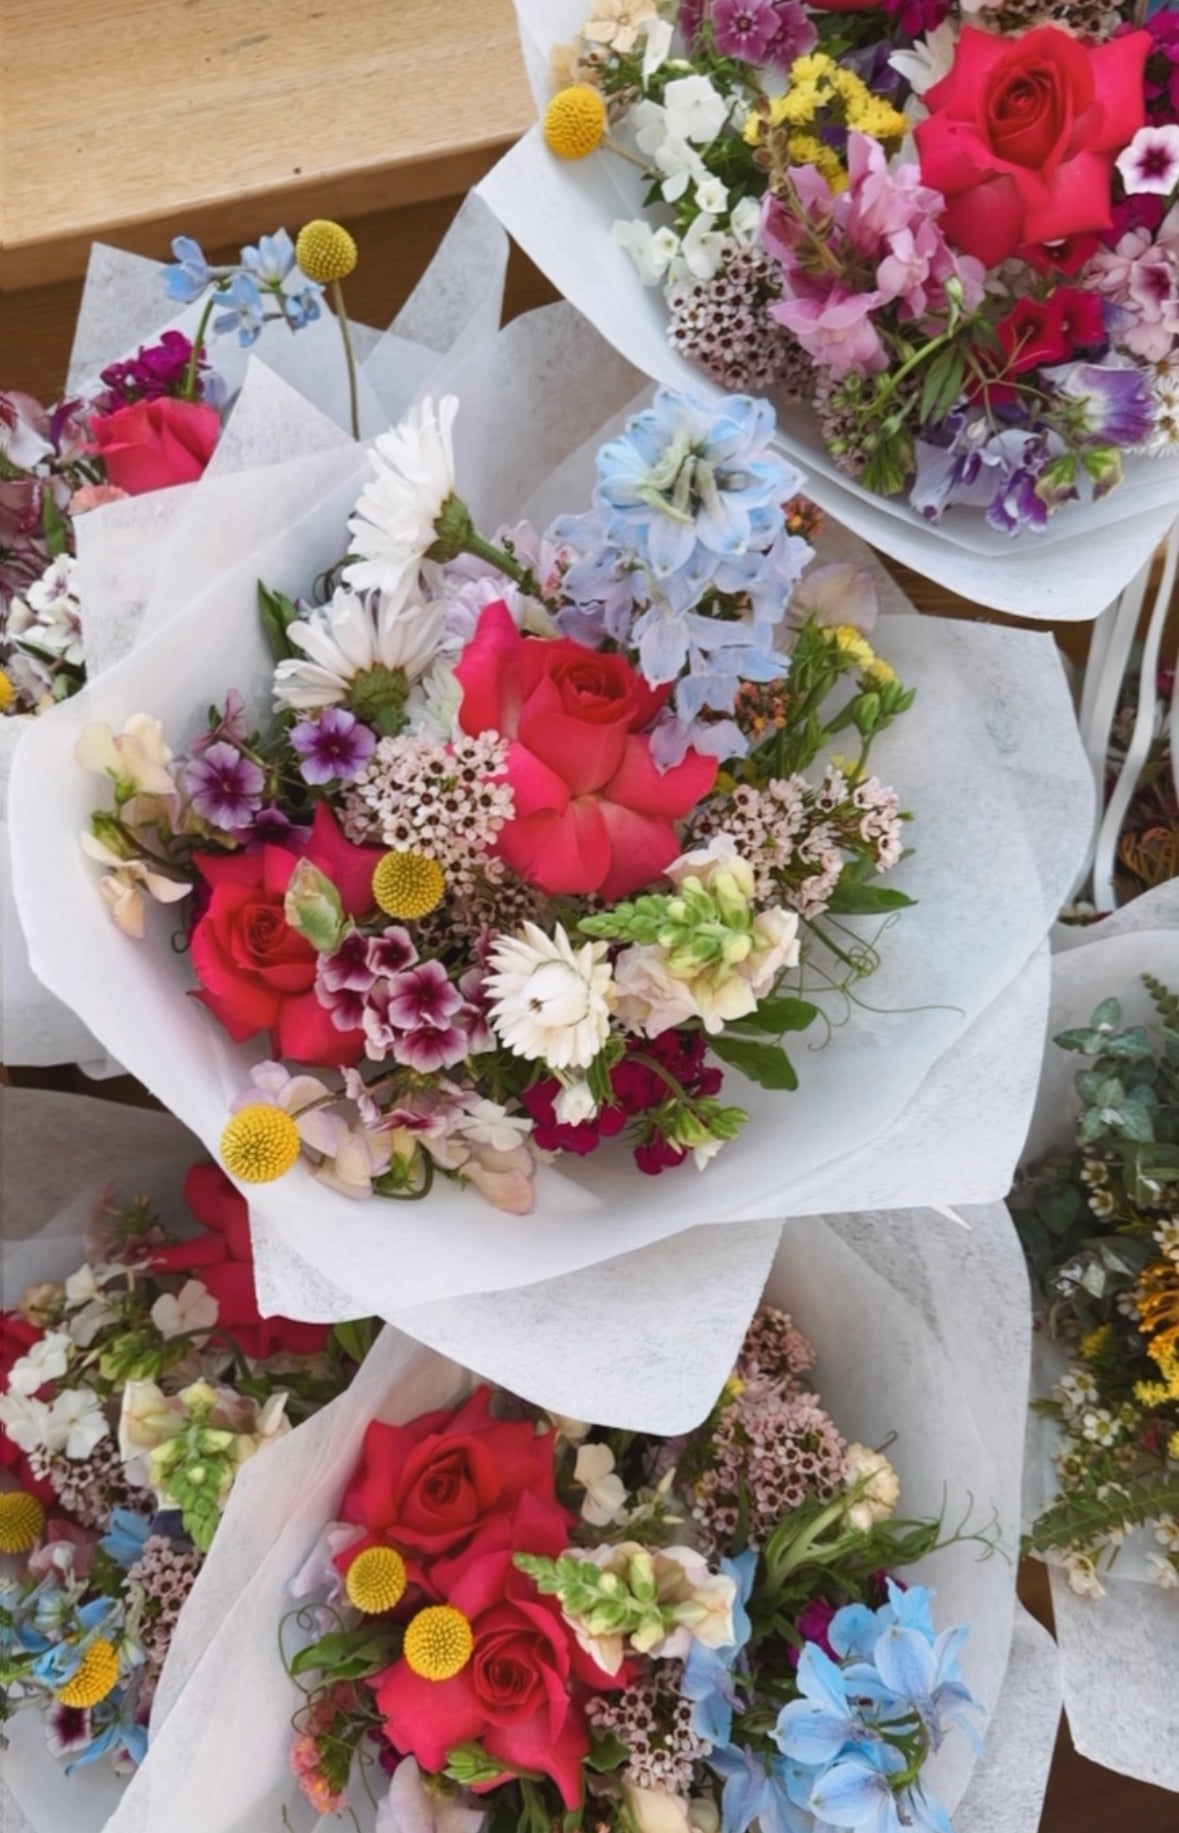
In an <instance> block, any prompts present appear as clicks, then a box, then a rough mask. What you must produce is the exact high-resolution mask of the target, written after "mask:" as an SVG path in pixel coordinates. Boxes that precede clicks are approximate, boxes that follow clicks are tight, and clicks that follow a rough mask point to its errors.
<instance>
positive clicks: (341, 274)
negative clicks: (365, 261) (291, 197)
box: [295, 216, 360, 286]
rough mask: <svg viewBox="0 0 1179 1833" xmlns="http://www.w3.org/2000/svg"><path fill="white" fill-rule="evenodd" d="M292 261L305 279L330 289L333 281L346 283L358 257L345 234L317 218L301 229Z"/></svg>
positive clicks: (326, 221) (332, 224)
mask: <svg viewBox="0 0 1179 1833" xmlns="http://www.w3.org/2000/svg"><path fill="white" fill-rule="evenodd" d="M295 259H296V261H297V262H298V263H299V266H300V267H301V268H302V270H303V272H304V273H305V274H306V276H307V278H308V280H315V281H318V283H319V285H320V286H330V284H331V282H332V281H333V280H346V279H347V278H348V276H349V274H350V273H351V272H352V270H353V269H354V268H355V266H356V263H357V261H358V260H359V259H360V256H359V254H358V252H357V247H356V243H355V242H354V241H353V240H352V237H351V236H350V235H349V234H348V231H347V230H346V229H345V228H344V227H343V226H342V225H341V224H340V223H332V222H329V221H328V220H327V218H326V217H322V216H320V217H316V219H315V221H314V222H312V223H304V225H303V227H302V229H300V231H299V239H298V241H297V242H296V243H295Z"/></svg>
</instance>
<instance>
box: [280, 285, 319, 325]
mask: <svg viewBox="0 0 1179 1833" xmlns="http://www.w3.org/2000/svg"><path fill="white" fill-rule="evenodd" d="M322 291H323V288H322V287H321V286H317V285H316V283H315V281H314V280H304V281H303V282H302V283H301V284H300V285H299V286H295V287H292V288H291V290H290V292H284V293H283V295H282V309H283V316H284V317H285V318H286V321H287V323H288V325H290V327H291V330H292V331H301V330H302V329H303V326H304V325H309V324H311V322H312V321H313V320H314V319H316V318H318V317H319V296H320V294H321V293H322Z"/></svg>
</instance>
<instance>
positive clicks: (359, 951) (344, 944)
mask: <svg viewBox="0 0 1179 1833" xmlns="http://www.w3.org/2000/svg"><path fill="white" fill-rule="evenodd" d="M369 948H370V942H369V938H368V936H366V935H365V934H364V933H363V931H362V930H359V929H350V930H349V931H348V933H347V935H346V936H345V937H344V938H343V940H342V941H341V943H340V945H339V947H338V948H336V949H335V950H334V951H333V952H332V953H331V954H330V955H321V956H320V958H319V967H318V974H317V978H318V979H319V981H320V982H321V984H322V985H323V986H324V988H325V989H326V990H327V991H328V992H329V993H340V992H344V991H347V992H350V993H367V992H368V990H369V988H370V987H371V985H372V983H373V981H374V980H375V979H376V977H377V974H376V969H375V968H374V967H373V966H372V963H371V962H370V960H369Z"/></svg>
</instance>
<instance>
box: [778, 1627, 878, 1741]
mask: <svg viewBox="0 0 1179 1833" xmlns="http://www.w3.org/2000/svg"><path fill="white" fill-rule="evenodd" d="M852 1673H853V1674H854V1675H855V1678H854V1679H853V1678H852V1677H851V1675H849V1674H846V1673H845V1672H844V1670H843V1669H842V1668H841V1667H839V1666H838V1665H837V1664H836V1663H835V1662H834V1661H832V1659H831V1657H830V1655H828V1654H825V1653H824V1651H823V1650H822V1649H821V1648H820V1647H819V1645H818V1643H817V1642H808V1643H807V1645H806V1647H805V1648H804V1649H803V1651H802V1654H801V1656H800V1658H799V1663H798V1674H797V1680H798V1690H799V1693H800V1694H801V1696H802V1697H801V1698H800V1699H792V1700H790V1702H789V1703H788V1704H787V1705H785V1706H783V1707H782V1710H781V1712H779V1714H778V1722H777V1725H776V1726H775V1728H774V1734H773V1735H774V1742H775V1743H776V1744H777V1746H778V1749H779V1750H780V1751H781V1752H782V1755H783V1756H784V1757H789V1758H791V1759H792V1760H793V1761H794V1762H796V1763H801V1764H804V1765H805V1766H806V1767H808V1768H811V1769H818V1768H822V1767H823V1766H824V1765H826V1764H828V1763H834V1762H836V1761H837V1759H838V1758H839V1757H841V1756H842V1755H844V1753H845V1752H846V1751H849V1750H854V1749H856V1748H857V1747H858V1746H859V1745H861V1744H871V1743H879V1741H880V1732H879V1731H878V1729H877V1728H876V1726H875V1725H871V1724H869V1723H868V1722H867V1721H866V1720H865V1718H864V1714H863V1706H862V1703H861V1702H862V1700H863V1697H864V1695H863V1678H864V1676H865V1668H864V1666H863V1665H862V1664H857V1665H856V1666H855V1668H854V1669H853V1670H852Z"/></svg>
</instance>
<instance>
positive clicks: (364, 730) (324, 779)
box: [291, 706, 377, 785]
mask: <svg viewBox="0 0 1179 1833" xmlns="http://www.w3.org/2000/svg"><path fill="white" fill-rule="evenodd" d="M291 747H292V749H293V750H294V751H296V752H297V753H298V755H299V757H300V759H301V760H302V761H301V762H300V764H299V773H300V775H301V776H302V778H303V781H304V782H305V783H315V784H317V785H318V784H322V783H332V782H338V783H351V782H353V781H354V780H355V778H356V777H358V776H359V775H360V773H361V771H362V770H363V769H364V766H365V765H366V764H367V763H368V760H369V758H370V757H371V756H372V754H373V752H374V751H375V750H376V748H377V741H376V738H375V736H374V734H373V733H372V732H371V731H370V730H369V728H368V727H367V726H366V725H362V724H361V722H360V720H359V719H357V717H356V715H355V713H350V712H348V710H347V708H346V707H342V706H329V707H325V708H324V709H323V712H322V713H321V714H320V715H319V718H318V719H303V720H300V722H299V724H298V725H296V726H292V727H291Z"/></svg>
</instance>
